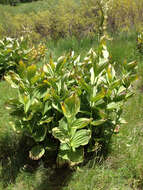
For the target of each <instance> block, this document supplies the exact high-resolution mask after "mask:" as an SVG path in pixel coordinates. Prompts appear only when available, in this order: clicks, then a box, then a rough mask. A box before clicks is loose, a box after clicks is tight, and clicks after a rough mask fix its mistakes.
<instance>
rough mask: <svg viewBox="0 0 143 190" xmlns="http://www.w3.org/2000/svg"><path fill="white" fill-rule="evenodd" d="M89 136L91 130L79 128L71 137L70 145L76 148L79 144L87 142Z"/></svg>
mask: <svg viewBox="0 0 143 190" xmlns="http://www.w3.org/2000/svg"><path fill="white" fill-rule="evenodd" d="M90 138H91V131H90V130H86V129H81V130H79V131H77V132H76V133H75V135H74V137H73V138H72V139H71V142H70V144H71V147H72V148H73V149H75V148H78V147H79V146H81V145H82V146H83V145H86V144H88V142H89V139H90Z"/></svg>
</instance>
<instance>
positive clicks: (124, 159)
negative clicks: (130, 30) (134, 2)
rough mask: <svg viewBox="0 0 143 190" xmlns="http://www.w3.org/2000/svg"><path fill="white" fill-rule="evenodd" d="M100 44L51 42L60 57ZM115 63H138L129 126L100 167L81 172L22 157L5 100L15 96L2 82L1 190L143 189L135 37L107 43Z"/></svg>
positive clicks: (142, 104)
mask: <svg viewBox="0 0 143 190" xmlns="http://www.w3.org/2000/svg"><path fill="white" fill-rule="evenodd" d="M96 46H97V39H96V38H95V39H94V40H92V41H91V40H90V39H88V38H87V39H83V40H82V41H78V40H76V39H75V38H71V39H61V40H59V41H57V42H53V41H49V42H47V48H48V53H47V57H48V56H49V54H50V53H52V54H53V56H54V58H55V59H56V58H57V57H58V56H60V55H62V54H65V53H67V52H68V51H69V50H75V51H76V53H77V54H78V53H80V54H81V55H84V54H85V53H86V52H87V51H88V50H89V49H90V47H93V48H94V47H95V48H96ZM108 48H109V51H110V52H111V54H112V59H113V61H115V62H116V63H117V66H118V64H122V62H123V60H124V59H126V60H127V61H131V60H137V61H138V62H139V80H138V81H136V82H135V83H134V85H133V89H134V92H135V96H134V97H132V98H131V99H130V100H129V101H128V102H127V104H126V105H124V113H123V117H125V119H126V121H127V124H124V125H122V126H121V128H120V132H119V133H118V134H115V135H114V136H113V138H112V142H111V147H110V153H109V155H108V157H107V159H106V160H104V161H103V162H101V163H98V162H96V159H95V158H93V159H91V160H90V161H89V162H88V163H87V164H85V165H84V166H80V167H79V168H78V169H77V170H76V171H70V170H69V169H67V168H65V169H55V168H54V167H53V166H52V167H51V166H49V165H48V164H47V165H46V166H45V165H44V162H43V161H42V160H41V161H39V162H38V163H37V162H36V167H35V162H32V164H31V162H29V160H28V159H26V155H23V151H22V147H21V145H20V142H21V141H20V137H19V136H18V135H16V134H15V133H14V132H13V131H12V129H11V128H10V125H9V120H10V117H9V113H8V111H7V110H5V101H6V100H8V98H10V97H15V96H16V92H15V90H12V89H11V88H10V86H9V85H8V84H7V83H6V82H4V81H2V82H0V94H1V99H0V189H1V190H4V189H6V190H19V189H22V190H23V189H25V190H141V189H143V157H142V155H143V148H142V147H143V141H142V139H143V127H142V126H143V117H142V115H143V89H142V76H141V73H142V71H143V64H142V60H143V58H142V56H141V55H139V53H138V52H137V49H136V35H135V34H133V35H130V36H126V35H125V34H122V35H121V36H115V37H114V39H113V40H112V41H109V42H108Z"/></svg>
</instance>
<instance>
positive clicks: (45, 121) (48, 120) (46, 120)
mask: <svg viewBox="0 0 143 190" xmlns="http://www.w3.org/2000/svg"><path fill="white" fill-rule="evenodd" d="M52 120H53V117H49V118H43V119H42V120H40V123H39V124H40V125H42V124H45V123H50V122H51V121H52Z"/></svg>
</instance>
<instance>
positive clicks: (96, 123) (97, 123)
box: [91, 119, 107, 126]
mask: <svg viewBox="0 0 143 190" xmlns="http://www.w3.org/2000/svg"><path fill="white" fill-rule="evenodd" d="M106 121H107V120H106V119H99V120H95V121H92V122H91V125H94V126H98V125H101V124H103V123H105V122H106Z"/></svg>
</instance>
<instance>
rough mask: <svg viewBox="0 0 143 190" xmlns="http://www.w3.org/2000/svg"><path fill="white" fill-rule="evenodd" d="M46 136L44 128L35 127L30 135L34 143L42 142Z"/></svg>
mask: <svg viewBox="0 0 143 190" xmlns="http://www.w3.org/2000/svg"><path fill="white" fill-rule="evenodd" d="M46 134H47V128H46V127H40V126H36V131H35V132H33V133H32V134H31V135H32V137H33V138H34V140H35V141H36V142H42V141H43V140H44V139H45V137H46Z"/></svg>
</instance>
